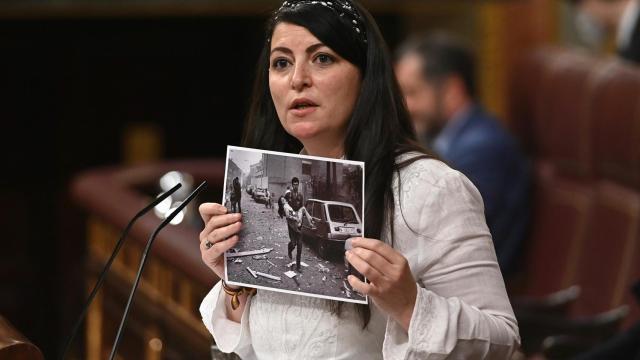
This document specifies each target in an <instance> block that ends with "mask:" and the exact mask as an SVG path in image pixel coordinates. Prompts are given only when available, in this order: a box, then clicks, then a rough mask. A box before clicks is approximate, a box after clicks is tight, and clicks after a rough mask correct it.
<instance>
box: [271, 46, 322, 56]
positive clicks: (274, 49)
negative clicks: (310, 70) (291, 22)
mask: <svg viewBox="0 0 640 360" xmlns="http://www.w3.org/2000/svg"><path fill="white" fill-rule="evenodd" d="M323 46H326V45H325V44H323V43H316V44H313V45H311V46H309V47H308V48H307V50H306V53H307V54H311V53H312V52H314V51H316V50H318V48H321V47H323ZM276 51H280V52H283V53H285V54H289V55H292V54H293V51H291V49H289V48H286V47H283V46H278V47H276V48H273V49H271V54H273V53H274V52H276Z"/></svg>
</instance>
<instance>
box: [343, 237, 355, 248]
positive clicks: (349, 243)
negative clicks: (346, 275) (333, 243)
mask: <svg viewBox="0 0 640 360" xmlns="http://www.w3.org/2000/svg"><path fill="white" fill-rule="evenodd" d="M352 240H353V238H349V239H347V241H345V242H344V249H345V250H351V249H353V244H352V243H351V242H352Z"/></svg>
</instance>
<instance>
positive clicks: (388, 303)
mask: <svg viewBox="0 0 640 360" xmlns="http://www.w3.org/2000/svg"><path fill="white" fill-rule="evenodd" d="M351 245H352V247H353V248H352V249H351V250H347V252H346V254H345V256H346V257H347V260H348V261H349V263H351V265H353V267H354V268H356V270H358V271H359V272H360V273H361V274H362V275H364V276H365V277H366V278H367V279H368V280H369V283H365V282H362V281H360V279H358V278H357V277H355V276H353V275H349V278H348V280H349V284H351V286H352V287H353V289H354V290H356V291H358V292H359V293H361V294H365V295H369V296H371V299H372V300H373V302H374V303H375V304H376V305H377V306H378V307H379V308H380V309H381V310H382V311H384V312H386V313H387V314H388V315H389V316H391V317H392V318H393V319H394V320H395V321H397V322H398V323H399V324H400V325H402V327H404V329H405V330H406V331H408V330H409V323H410V321H411V315H412V314H413V308H414V306H415V303H416V296H417V292H418V288H417V285H416V281H415V280H414V279H413V275H412V274H411V269H409V263H408V262H407V259H405V257H404V256H402V254H400V253H399V252H397V251H396V250H394V249H393V248H392V247H391V246H389V245H387V244H385V243H384V242H382V241H380V240H374V239H366V238H352V239H351Z"/></svg>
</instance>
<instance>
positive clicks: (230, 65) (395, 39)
mask: <svg viewBox="0 0 640 360" xmlns="http://www.w3.org/2000/svg"><path fill="white" fill-rule="evenodd" d="M362 2H363V3H364V4H365V6H366V7H368V8H369V9H370V10H371V12H372V13H373V14H374V16H375V18H376V20H377V21H378V24H379V26H380V27H381V29H382V32H383V35H384V37H385V38H386V40H387V42H388V44H389V46H390V48H391V49H392V50H393V49H395V48H396V47H397V45H398V44H399V43H400V42H401V41H402V40H404V39H405V38H406V37H407V36H408V35H410V34H413V33H417V32H423V31H427V30H433V29H445V30H449V31H451V32H453V33H456V34H458V35H460V36H462V37H464V38H466V39H468V40H469V42H470V43H471V44H472V46H473V47H474V49H475V50H476V53H477V58H478V78H479V79H478V80H479V83H480V87H479V92H480V97H481V99H482V102H483V103H484V104H485V106H486V108H487V109H489V110H490V111H491V112H492V113H494V114H497V115H498V116H499V117H500V118H501V119H502V121H504V125H505V126H507V127H512V125H513V124H514V123H515V120H514V119H513V116H512V113H511V112H510V110H509V109H510V108H509V96H510V94H512V93H513V92H514V91H515V90H514V89H513V88H512V87H510V84H511V83H512V80H513V79H512V74H513V72H514V69H515V68H516V65H517V64H518V60H519V59H520V57H521V56H522V55H523V54H525V53H526V52H527V51H529V50H532V49H535V48H537V47H539V46H541V45H548V44H554V45H559V46H578V45H584V44H582V43H581V42H580V40H579V39H577V38H576V35H575V29H574V28H573V26H572V24H573V20H572V16H573V15H572V12H571V11H572V8H571V5H570V4H568V3H569V2H568V1H567V2H565V1H558V0H512V1H509V0H503V1H472V0H468V1H464V0H431V1H428V0H424V1H417V0H405V1H401V0H393V1H391V0H389V1H385V0H363V1H362ZM278 5H279V1H274V0H263V1H259V0H243V1H237V0H234V1H216V0H210V1H170V0H164V1H156V0H146V1H133V0H132V1H90V0H86V1H81V0H69V1H57V0H50V1H45V0H41V1H3V2H2V3H0V123H1V124H2V131H1V133H2V136H1V141H0V150H1V153H2V162H1V163H0V166H2V177H1V179H0V204H1V210H0V214H1V216H0V221H1V226H0V229H2V232H3V234H2V245H1V247H0V248H1V249H0V314H1V315H2V316H4V317H5V318H6V319H7V320H9V321H10V322H11V323H12V324H13V325H14V326H15V327H16V328H18V329H20V331H21V332H22V333H23V334H24V335H25V336H26V337H27V338H29V339H30V340H31V341H32V342H33V343H35V344H36V345H37V346H38V347H39V348H40V349H41V350H42V352H43V353H44V354H45V356H46V357H47V358H54V357H56V356H57V355H58V354H59V353H60V351H61V350H62V349H61V347H62V345H63V342H64V340H65V338H66V337H67V336H68V334H69V332H70V329H71V326H72V325H73V322H74V321H75V318H76V316H77V315H78V313H79V306H80V304H81V303H82V301H83V299H84V297H85V295H86V290H85V288H86V286H88V285H87V284H86V283H85V282H86V281H87V279H86V278H85V273H86V263H87V235H86V233H87V230H86V222H87V217H88V210H87V209H86V207H82V206H80V205H79V204H78V201H77V200H76V199H75V198H74V197H73V196H72V195H71V187H70V186H71V182H72V180H73V179H74V178H76V177H77V176H78V175H79V174H80V173H82V172H83V171H87V170H91V169H94V168H97V167H102V166H123V167H125V166H140V165H144V164H153V163H154V162H162V161H165V160H176V159H206V158H224V156H225V152H226V146H227V145H238V144H239V140H240V135H241V131H242V127H243V118H244V116H245V114H246V111H247V107H248V106H247V105H248V101H249V95H250V89H251V84H252V81H253V76H254V72H255V62H256V59H257V55H258V52H259V50H260V47H261V46H262V44H263V41H264V33H263V24H264V22H265V20H266V18H267V16H268V14H269V12H270V11H271V10H273V9H274V8H275V7H277V6H278ZM592 50H593V49H592ZM596 50H598V51H601V52H604V53H605V54H607V53H608V54H610V53H611V47H610V46H609V47H606V46H605V47H604V48H598V49H596ZM208 200H212V201H219V199H208ZM89 283H90V284H92V283H91V282H89ZM194 303H196V304H197V301H194ZM83 341H84V337H83V336H79V337H78V338H77V339H76V342H77V345H76V346H75V347H76V348H78V349H80V350H77V353H79V354H81V351H82V350H81V349H82V348H83V347H84V345H82V343H83ZM107 345H109V346H110V343H107ZM194 357H197V356H194ZM185 358H190V357H189V356H185Z"/></svg>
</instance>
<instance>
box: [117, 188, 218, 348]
mask: <svg viewBox="0 0 640 360" xmlns="http://www.w3.org/2000/svg"><path fill="white" fill-rule="evenodd" d="M205 187H207V182H206V181H203V182H202V184H200V186H198V188H197V189H195V190H194V191H193V192H192V193H191V194H189V196H187V198H186V199H185V200H184V201H183V202H182V204H180V205H179V206H178V207H177V208H176V209H175V210H174V211H173V212H172V213H171V214H169V216H167V217H166V218H165V219H164V221H162V223H160V225H158V227H157V228H156V229H155V230H154V231H153V233H152V234H151V236H150V237H149V240H148V241H147V246H146V247H145V248H144V252H143V253H142V257H141V259H140V267H139V268H138V273H137V274H136V279H135V281H134V282H133V287H132V288H131V293H129V299H128V300H127V305H126V306H125V308H124V314H123V315H122V320H121V321H120V326H119V327H118V333H117V334H116V340H115V342H114V343H113V348H112V349H111V355H110V356H109V360H113V359H114V357H115V356H116V352H117V351H118V345H119V344H120V339H121V338H122V332H123V330H124V325H125V323H126V322H127V316H128V315H129V310H130V308H131V303H132V302H133V298H134V296H135V294H136V290H137V289H138V283H139V282H140V278H141V277H142V271H143V270H144V265H145V264H146V262H147V255H148V254H149V251H150V250H151V245H153V241H154V240H155V238H156V236H157V235H158V233H159V232H160V230H162V229H163V228H164V227H165V226H167V224H169V223H170V222H171V220H173V218H174V217H175V216H176V215H178V214H179V213H180V211H182V209H184V208H185V206H187V205H188V204H189V203H190V202H191V201H192V200H193V199H194V198H195V197H196V196H197V195H198V194H199V193H200V192H201V191H202V190H204V188H205Z"/></svg>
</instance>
